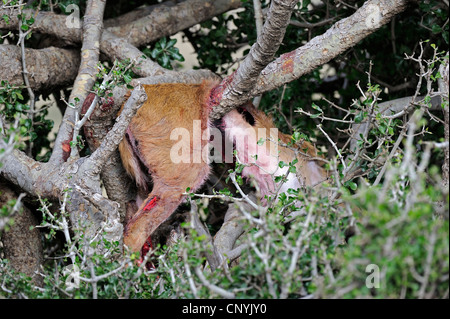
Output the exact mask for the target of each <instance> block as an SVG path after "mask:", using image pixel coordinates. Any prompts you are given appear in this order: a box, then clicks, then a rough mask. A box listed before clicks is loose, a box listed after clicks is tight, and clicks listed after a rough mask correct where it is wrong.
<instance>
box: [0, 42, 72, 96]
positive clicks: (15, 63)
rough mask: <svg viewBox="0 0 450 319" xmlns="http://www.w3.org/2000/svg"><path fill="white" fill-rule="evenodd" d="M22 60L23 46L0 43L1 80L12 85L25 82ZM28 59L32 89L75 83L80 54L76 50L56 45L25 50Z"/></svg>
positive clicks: (44, 88)
mask: <svg viewBox="0 0 450 319" xmlns="http://www.w3.org/2000/svg"><path fill="white" fill-rule="evenodd" d="M21 59H22V56H21V53H20V47H18V46H15V45H0V69H1V70H2V72H1V74H0V79H1V80H6V81H9V83H10V84H12V85H17V86H19V85H24V80H23V76H22V72H21V70H22V64H21ZM25 60H26V64H27V69H28V72H29V74H30V76H29V80H30V85H31V86H32V88H33V89H35V90H50V89H52V88H54V87H58V86H67V85H70V84H71V83H72V82H73V79H74V78H75V77H76V75H77V72H78V66H79V64H80V54H79V53H78V52H77V51H76V50H70V49H60V48H55V47H49V48H45V49H41V50H35V49H26V50H25Z"/></svg>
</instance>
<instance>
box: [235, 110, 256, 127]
mask: <svg viewBox="0 0 450 319" xmlns="http://www.w3.org/2000/svg"><path fill="white" fill-rule="evenodd" d="M237 111H238V112H239V113H240V114H242V115H243V116H244V118H245V121H246V122H247V123H248V124H250V125H251V126H254V125H255V118H254V117H253V115H252V114H251V113H250V112H249V111H247V109H245V108H243V107H238V108H237Z"/></svg>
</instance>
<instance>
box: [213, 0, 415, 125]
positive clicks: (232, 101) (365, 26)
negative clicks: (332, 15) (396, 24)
mask: <svg viewBox="0 0 450 319" xmlns="http://www.w3.org/2000/svg"><path fill="white" fill-rule="evenodd" d="M407 3H408V1H407V0H394V1H391V0H369V1H366V2H365V3H364V5H363V6H362V7H361V8H360V9H358V10H357V11H356V12H355V13H354V14H352V15H351V16H349V17H347V18H345V19H342V20H340V21H338V22H337V23H335V24H334V25H333V26H332V27H331V28H330V29H328V30H327V32H325V33H324V34H322V35H320V36H317V37H315V38H313V39H312V40H311V41H309V42H308V43H307V44H306V45H304V46H301V47H299V48H298V49H296V50H294V51H291V52H289V53H286V54H283V55H282V56H280V57H279V58H277V59H276V60H275V61H273V62H271V63H269V64H268V65H267V66H266V67H265V68H264V69H263V70H262V71H261V73H260V74H259V76H258V78H257V80H256V83H255V85H254V86H253V87H245V86H244V87H241V89H240V92H236V91H235V90H225V89H223V94H222V95H221V96H220V99H219V100H218V101H216V103H217V104H218V103H219V102H220V101H226V106H224V105H222V102H221V103H220V105H218V106H215V108H214V109H213V111H212V112H211V117H212V118H214V119H215V118H220V117H221V116H223V115H224V114H225V113H226V112H228V111H230V110H231V109H233V107H236V106H238V105H241V104H242V103H243V102H245V101H247V100H249V99H250V98H251V97H253V96H257V95H260V94H262V93H264V92H267V91H270V90H273V89H275V88H278V87H280V86H282V85H284V84H286V83H289V82H291V81H293V80H295V79H298V78H299V77H301V76H302V75H304V74H306V73H309V72H311V71H312V70H314V69H315V68H316V67H318V66H320V65H323V64H325V63H327V62H328V61H330V60H331V59H333V58H335V57H336V56H338V55H339V54H341V53H342V52H344V51H345V50H347V49H349V48H351V47H353V46H355V45H356V44H357V43H358V42H359V41H361V40H363V39H364V38H365V37H367V36H368V35H370V34H371V33H373V32H374V31H376V30H377V29H378V28H380V27H381V26H383V25H384V24H386V23H388V22H389V21H390V20H391V18H392V17H393V16H395V15H396V14H398V13H400V12H402V11H403V10H405V9H406V6H407ZM243 78H245V76H243ZM231 81H232V78H231V76H230V77H227V78H225V79H224V80H223V82H222V85H223V87H224V88H226V87H227V86H228V85H229V83H230V82H231ZM234 85H237V83H236V81H233V86H234Z"/></svg>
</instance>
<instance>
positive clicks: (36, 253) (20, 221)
mask: <svg viewBox="0 0 450 319" xmlns="http://www.w3.org/2000/svg"><path fill="white" fill-rule="evenodd" d="M16 198H17V194H16V193H15V192H14V191H12V190H11V189H10V188H9V187H8V186H7V185H6V183H4V182H2V181H0V206H2V205H4V204H5V203H7V202H8V201H10V200H12V199H16ZM36 225H38V222H37V219H36V217H35V216H34V215H33V213H32V212H31V211H30V210H29V209H28V208H27V207H26V206H24V205H23V204H22V209H21V211H19V212H17V213H16V214H14V216H13V224H12V226H11V228H10V229H9V230H4V231H3V233H2V234H1V235H2V236H1V240H2V243H3V251H4V254H5V258H6V259H8V260H9V261H10V265H11V266H12V268H13V269H14V270H16V271H17V272H20V273H24V274H25V275H27V276H29V277H31V278H32V279H33V282H34V283H35V284H36V285H37V286H42V283H43V280H42V277H41V276H39V275H37V272H38V271H40V267H41V265H42V263H43V248H42V241H41V234H40V232H39V229H38V228H36V227H35V226H36Z"/></svg>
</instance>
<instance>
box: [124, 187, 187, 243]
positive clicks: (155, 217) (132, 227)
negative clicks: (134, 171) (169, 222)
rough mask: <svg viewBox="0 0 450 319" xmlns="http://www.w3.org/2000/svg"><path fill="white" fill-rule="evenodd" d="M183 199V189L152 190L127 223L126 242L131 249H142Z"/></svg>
mask: <svg viewBox="0 0 450 319" xmlns="http://www.w3.org/2000/svg"><path fill="white" fill-rule="evenodd" d="M155 186H157V185H156V184H155ZM182 200H183V196H182V190H181V189H173V190H172V191H170V193H169V194H167V193H161V192H160V191H159V190H158V189H156V191H155V192H151V193H150V194H149V195H148V197H147V198H146V199H145V200H144V202H143V203H142V205H141V206H140V207H139V210H138V211H137V212H136V214H135V215H134V216H133V217H132V218H131V219H130V220H129V222H128V223H127V225H126V227H125V231H124V244H125V245H126V246H127V247H128V248H129V249H130V250H131V251H134V252H137V251H140V250H141V248H142V247H143V246H144V244H145V243H146V241H147V239H148V238H149V237H150V236H151V234H152V233H153V232H154V231H155V230H156V229H157V228H158V227H159V225H161V224H162V223H163V222H164V221H165V220H166V219H167V218H169V217H170V215H172V213H173V212H174V211H175V209H176V208H177V207H178V205H180V204H181V202H182Z"/></svg>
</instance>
